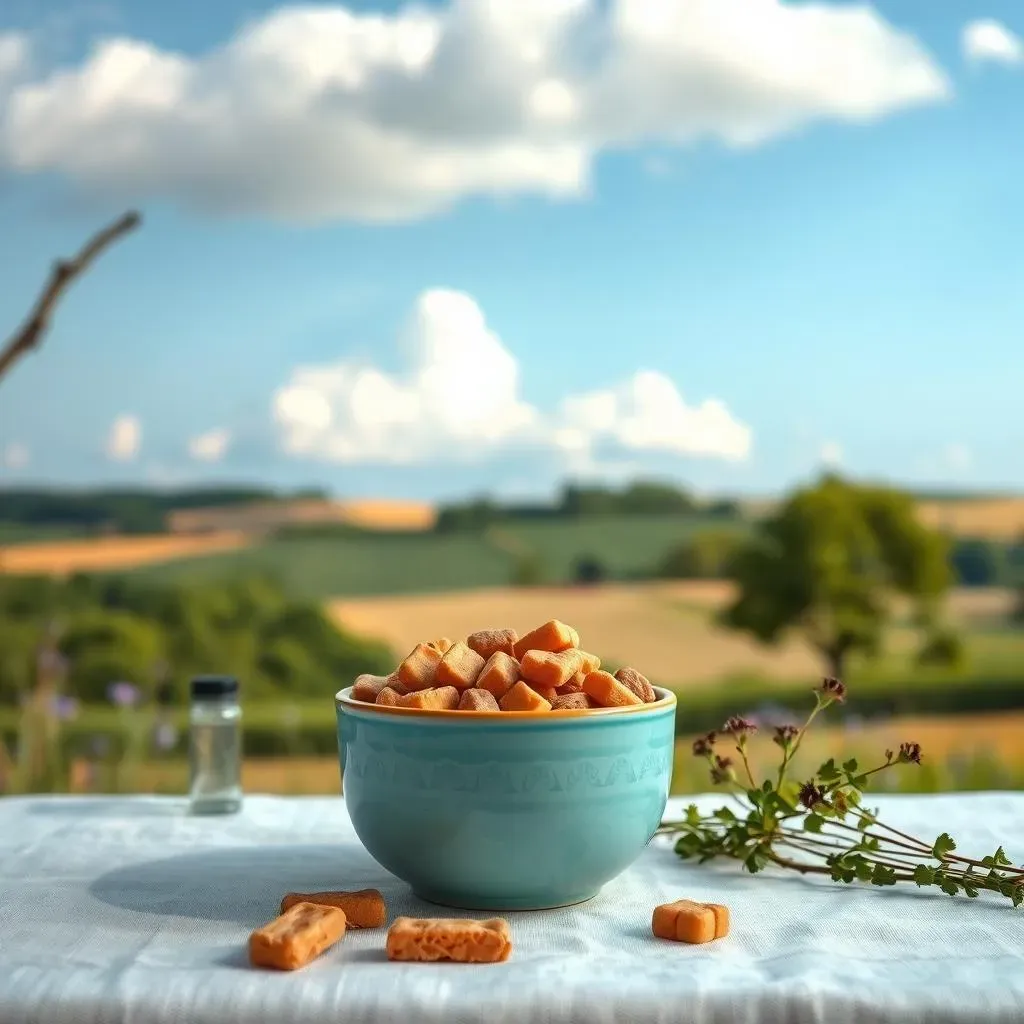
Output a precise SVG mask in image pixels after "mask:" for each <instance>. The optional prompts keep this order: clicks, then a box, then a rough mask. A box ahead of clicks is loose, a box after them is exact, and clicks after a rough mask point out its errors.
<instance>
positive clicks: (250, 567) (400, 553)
mask: <svg viewBox="0 0 1024 1024" xmlns="http://www.w3.org/2000/svg"><path fill="white" fill-rule="evenodd" d="M511 572H512V565H511V559H510V558H509V556H508V555H507V554H505V553H504V552H502V551H499V550H498V549H496V548H495V547H494V546H493V545H491V544H488V543H487V542H486V541H485V540H483V539H482V538H480V537H475V536H464V535H458V536H450V537H438V536H435V535H433V534H417V533H411V534H397V533H395V534H373V533H363V534H355V535H353V536H339V537H337V538H330V539H326V538H289V539H279V540H272V541H269V542H267V543H265V544H258V545H254V546H253V547H250V548H247V549H246V550H244V551H234V552H229V553H224V554H219V555H211V556H208V557H205V558H189V559H179V560H177V561H175V562H170V563H167V564H165V565H160V566H152V567H146V568H142V569H139V570H137V571H136V572H135V573H133V574H132V575H133V576H137V577H141V578H144V579H149V580H153V581H154V582H160V583H164V582H184V583H208V582H211V581H213V580H218V579H225V578H231V577H233V576H238V575H239V574H244V573H262V574H269V575H272V576H274V577H275V578H276V579H277V580H279V581H280V582H281V584H282V585H283V586H284V587H285V588H286V589H287V590H288V591H289V593H291V594H293V595H294V596H296V597H302V598H307V599H311V600H319V599H322V598H323V597H325V596H328V595H336V594H387V593H410V592H413V593H415V592H421V591H429V590H453V589H467V588H471V587H478V586H485V585H487V584H490V583H494V582H495V581H498V582H501V583H504V582H506V581H507V580H508V578H509V576H510V575H511Z"/></svg>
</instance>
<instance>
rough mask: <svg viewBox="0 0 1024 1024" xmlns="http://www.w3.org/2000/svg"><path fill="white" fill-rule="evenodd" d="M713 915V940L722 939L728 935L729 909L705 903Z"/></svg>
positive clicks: (720, 904)
mask: <svg viewBox="0 0 1024 1024" xmlns="http://www.w3.org/2000/svg"><path fill="white" fill-rule="evenodd" d="M704 906H705V907H707V908H708V910H710V911H711V913H712V914H714V915H715V938H716V939H722V938H725V936H726V935H728V934H729V908H728V907H727V906H725V905H724V904H722V903H705V904H704Z"/></svg>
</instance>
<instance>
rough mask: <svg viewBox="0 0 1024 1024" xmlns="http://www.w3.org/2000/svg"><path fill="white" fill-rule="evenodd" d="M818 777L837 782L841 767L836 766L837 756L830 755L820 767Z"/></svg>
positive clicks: (825, 780)
mask: <svg viewBox="0 0 1024 1024" xmlns="http://www.w3.org/2000/svg"><path fill="white" fill-rule="evenodd" d="M818 778H819V779H821V781H822V782H835V780H836V779H838V778H839V769H838V768H837V767H836V762H835V758H832V757H830V758H829V759H828V760H827V761H826V762H825V763H824V764H823V765H822V766H821V767H820V768H819V769H818Z"/></svg>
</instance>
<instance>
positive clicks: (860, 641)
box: [722, 476, 951, 677]
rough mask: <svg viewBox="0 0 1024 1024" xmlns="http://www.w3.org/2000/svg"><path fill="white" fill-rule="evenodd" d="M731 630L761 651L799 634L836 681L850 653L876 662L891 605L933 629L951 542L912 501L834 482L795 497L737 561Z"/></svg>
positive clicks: (728, 616)
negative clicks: (902, 605)
mask: <svg viewBox="0 0 1024 1024" xmlns="http://www.w3.org/2000/svg"><path fill="white" fill-rule="evenodd" d="M730 576H731V578H732V579H733V580H734V582H735V583H736V585H737V588H738V593H737V595H736V597H735V599H734V601H733V602H732V604H731V605H730V606H729V607H727V608H726V609H725V611H724V612H723V613H722V622H723V624H724V625H726V626H727V627H729V628H732V629H737V630H743V631H745V632H748V633H751V634H752V635H753V636H755V637H756V638H757V639H758V640H760V641H762V642H763V643H767V644H772V643H776V642H778V641H779V640H780V639H782V637H783V636H785V635H786V634H788V633H790V632H791V631H796V632H799V633H801V634H802V635H803V636H804V637H805V639H806V640H807V641H808V642H809V643H810V644H811V645H812V646H813V647H814V648H815V649H816V650H817V651H818V652H819V653H820V654H821V656H822V658H823V659H824V660H825V663H826V665H827V667H828V671H829V674H830V675H833V676H837V677H841V676H842V674H843V671H844V669H845V668H846V664H847V659H848V657H849V655H850V654H851V653H854V652H859V653H862V654H865V655H868V656H871V655H873V654H875V653H877V651H878V649H879V647H880V645H881V640H882V635H883V632H884V628H885V625H886V624H887V622H888V621H889V620H890V617H891V614H892V598H893V597H894V596H896V595H904V596H905V597H908V598H910V599H911V600H912V601H913V602H914V605H915V610H916V620H917V622H918V623H919V624H920V625H921V626H923V627H925V628H926V629H933V628H934V626H935V622H936V617H937V612H938V607H939V602H940V600H941V598H942V595H943V594H944V593H945V591H946V589H947V588H948V586H949V584H950V579H951V573H950V568H949V558H948V542H947V541H946V539H945V538H944V537H943V536H942V535H941V534H939V533H936V532H935V531H933V530H931V529H929V528H927V527H925V526H924V525H923V524H922V523H921V522H920V521H919V519H918V518H917V515H916V511H915V508H914V503H913V501H912V499H911V498H910V497H909V495H905V494H902V493H900V492H899V491H894V490H889V489H887V488H883V487H870V486H868V487H865V486H858V485H856V484H853V483H849V482H847V481H844V480H842V479H840V478H838V477H835V476H826V477H824V478H823V479H822V480H821V481H820V482H819V483H818V484H817V485H815V486H813V487H809V488H805V489H801V490H798V491H796V492H795V493H794V494H792V495H791V496H790V497H789V498H788V499H787V500H786V501H785V502H784V503H783V504H782V506H781V507H780V508H779V509H778V510H777V511H776V512H775V513H774V514H773V515H771V516H770V517H769V518H768V519H766V520H764V521H763V523H762V524H761V526H760V528H759V529H758V531H757V532H756V533H755V534H754V535H753V537H752V538H751V539H750V540H749V541H748V542H747V543H746V544H745V545H743V546H742V547H741V548H740V550H739V551H738V552H737V554H736V557H735V560H734V561H733V565H732V571H731V573H730Z"/></svg>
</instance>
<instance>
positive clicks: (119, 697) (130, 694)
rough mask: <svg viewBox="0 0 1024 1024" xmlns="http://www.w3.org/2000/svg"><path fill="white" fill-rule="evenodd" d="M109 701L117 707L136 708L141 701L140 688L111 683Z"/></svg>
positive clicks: (108, 693) (108, 690)
mask: <svg viewBox="0 0 1024 1024" xmlns="http://www.w3.org/2000/svg"><path fill="white" fill-rule="evenodd" d="M107 700H109V701H110V703H111V704H113V705H114V706H115V707H119V708H131V707H134V706H135V705H136V704H137V703H138V700H139V690H138V687H136V686H133V685H132V684H131V683H125V682H120V683H111V684H110V685H109V686H108V687H107Z"/></svg>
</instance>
